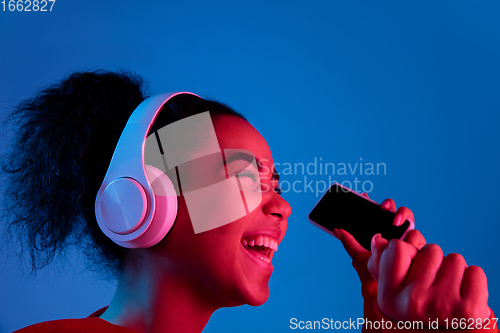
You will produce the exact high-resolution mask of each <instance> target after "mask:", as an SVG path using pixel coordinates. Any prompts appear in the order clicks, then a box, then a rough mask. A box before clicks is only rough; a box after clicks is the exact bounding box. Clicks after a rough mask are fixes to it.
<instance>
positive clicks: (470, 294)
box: [460, 266, 488, 305]
mask: <svg viewBox="0 0 500 333" xmlns="http://www.w3.org/2000/svg"><path fill="white" fill-rule="evenodd" d="M460 294H461V295H462V299H463V300H466V301H469V302H471V304H478V305H482V304H487V303H488V282H487V280H486V274H484V271H483V269H482V268H481V267H478V266H469V267H467V268H466V269H465V272H464V275H463V280H462V286H461V288H460Z"/></svg>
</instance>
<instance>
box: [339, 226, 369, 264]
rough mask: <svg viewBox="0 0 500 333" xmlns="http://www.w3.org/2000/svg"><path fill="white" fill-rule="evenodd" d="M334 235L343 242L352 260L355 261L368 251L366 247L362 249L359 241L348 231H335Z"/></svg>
mask: <svg viewBox="0 0 500 333" xmlns="http://www.w3.org/2000/svg"><path fill="white" fill-rule="evenodd" d="M333 233H334V234H336V237H337V238H338V239H339V240H340V241H341V242H342V245H343V246H344V249H345V250H346V251H347V254H349V256H350V257H351V259H353V260H354V259H355V258H356V257H358V256H359V255H361V254H364V253H366V252H369V251H367V250H366V249H365V248H364V247H362V246H361V245H360V244H359V243H358V241H357V240H356V239H355V238H354V237H353V236H352V235H351V234H350V233H348V232H347V231H345V230H344V229H337V228H335V229H334V230H333Z"/></svg>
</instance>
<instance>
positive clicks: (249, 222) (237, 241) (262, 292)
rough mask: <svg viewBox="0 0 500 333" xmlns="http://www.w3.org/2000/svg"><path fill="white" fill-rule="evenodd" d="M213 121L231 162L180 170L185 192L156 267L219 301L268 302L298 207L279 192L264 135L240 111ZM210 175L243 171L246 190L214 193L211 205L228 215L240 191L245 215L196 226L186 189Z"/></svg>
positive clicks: (155, 249) (213, 301)
mask: <svg viewBox="0 0 500 333" xmlns="http://www.w3.org/2000/svg"><path fill="white" fill-rule="evenodd" d="M213 127H214V129H215V134H216V137H217V141H218V145H219V146H220V150H221V151H222V152H223V153H224V163H217V162H211V159H210V158H206V159H205V160H203V162H202V163H195V164H192V165H191V166H189V167H186V168H184V171H183V172H182V173H181V172H179V178H180V179H181V181H180V183H181V187H182V192H183V193H181V195H179V197H178V199H179V201H178V214H177V218H176V221H175V223H174V225H173V227H172V229H171V230H170V232H169V233H168V234H167V236H166V237H165V238H164V239H163V240H162V241H161V242H160V243H159V244H157V245H156V246H154V247H152V248H150V249H148V251H150V252H151V253H152V254H153V256H154V260H155V264H156V263H158V264H157V265H156V267H157V269H158V270H162V272H160V275H161V273H164V274H175V275H177V276H178V277H179V278H181V279H182V280H183V281H185V283H186V286H188V287H187V288H191V289H194V290H193V293H195V294H196V295H202V297H203V298H204V299H205V300H206V301H207V302H208V303H211V304H212V305H214V304H215V305H216V306H217V307H227V306H237V305H242V304H249V305H261V304H263V303H264V302H265V301H266V300H267V299H268V297H269V278H270V277H271V273H272V271H273V266H272V257H273V255H274V252H275V251H274V249H275V248H277V246H278V245H279V243H280V242H281V240H282V239H283V237H284V236H285V233H286V229H287V218H288V216H289V215H290V213H291V208H290V205H289V204H288V203H287V202H286V201H285V200H284V199H283V198H282V197H281V196H280V195H279V194H278V193H277V191H276V190H277V189H278V177H277V174H276V172H275V170H274V167H273V159H272V155H271V150H270V148H269V146H268V144H267V143H266V141H265V140H264V138H263V137H262V136H261V135H260V133H259V132H258V131H257V130H256V129H255V128H254V127H253V126H252V125H250V124H249V123H248V122H247V121H246V120H244V119H242V118H239V117H235V116H219V117H217V118H216V119H215V121H214V122H213ZM249 157H250V158H249ZM253 158H255V160H254V163H252V161H251V160H250V159H253ZM179 170H180V169H179ZM201 175H202V176H201ZM206 175H212V176H213V178H220V179H226V178H230V177H236V178H238V184H239V189H240V191H238V192H237V194H236V195H234V192H232V193H220V192H219V194H218V195H215V196H214V198H212V200H211V204H210V205H211V211H212V215H214V214H213V212H215V216H216V217H217V216H220V217H221V219H223V218H226V217H227V216H228V211H231V210H234V209H235V208H234V207H232V206H235V205H233V204H228V202H229V203H230V202H231V201H228V200H226V199H227V198H224V196H226V194H227V196H231V197H233V199H235V197H238V196H239V197H238V198H237V199H238V200H240V201H241V198H244V197H246V207H245V208H246V213H245V214H243V215H244V216H243V217H240V218H238V219H236V220H234V221H232V222H230V223H225V224H224V223H221V225H220V226H217V227H213V228H206V230H203V231H202V232H197V231H196V230H195V229H196V228H194V227H193V221H192V217H193V209H191V208H192V204H191V205H190V203H189V200H190V198H189V193H187V192H188V191H187V190H188V189H189V188H196V187H200V186H199V184H200V183H203V182H205V183H207V180H206V178H207V177H206ZM209 178H210V177H209ZM209 183H210V182H209ZM212 183H213V182H212ZM206 185H207V184H203V186H206ZM226 192H227V191H226ZM252 193H255V194H252ZM252 196H253V199H252ZM255 198H257V199H255ZM252 200H253V202H252ZM250 206H251V207H250ZM212 219H213V216H212Z"/></svg>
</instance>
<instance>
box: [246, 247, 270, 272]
mask: <svg viewBox="0 0 500 333" xmlns="http://www.w3.org/2000/svg"><path fill="white" fill-rule="evenodd" d="M241 247H242V248H243V251H245V252H246V254H247V255H248V256H249V257H250V258H252V260H253V261H254V262H256V263H257V264H258V265H260V267H262V268H264V269H267V270H269V271H271V272H272V271H273V264H271V263H267V262H265V261H264V260H262V259H259V258H258V257H257V256H255V255H253V254H252V253H250V250H247V249H246V248H245V247H244V246H243V245H241Z"/></svg>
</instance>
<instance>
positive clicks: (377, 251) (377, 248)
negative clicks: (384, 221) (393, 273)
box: [367, 234, 389, 281]
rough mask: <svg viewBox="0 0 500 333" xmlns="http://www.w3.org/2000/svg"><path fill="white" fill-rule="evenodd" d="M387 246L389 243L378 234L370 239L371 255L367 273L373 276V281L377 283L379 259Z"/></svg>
mask: <svg viewBox="0 0 500 333" xmlns="http://www.w3.org/2000/svg"><path fill="white" fill-rule="evenodd" d="M388 244H389V242H388V241H387V240H386V239H384V238H382V236H381V235H380V234H376V235H375V236H373V238H372V241H371V250H372V255H371V256H370V259H369V260H368V265H367V267H368V271H369V272H370V274H371V275H372V276H373V278H374V279H375V281H378V275H379V274H378V271H379V263H380V257H381V255H382V253H383V252H384V250H385V248H386V247H387V245H388Z"/></svg>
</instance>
